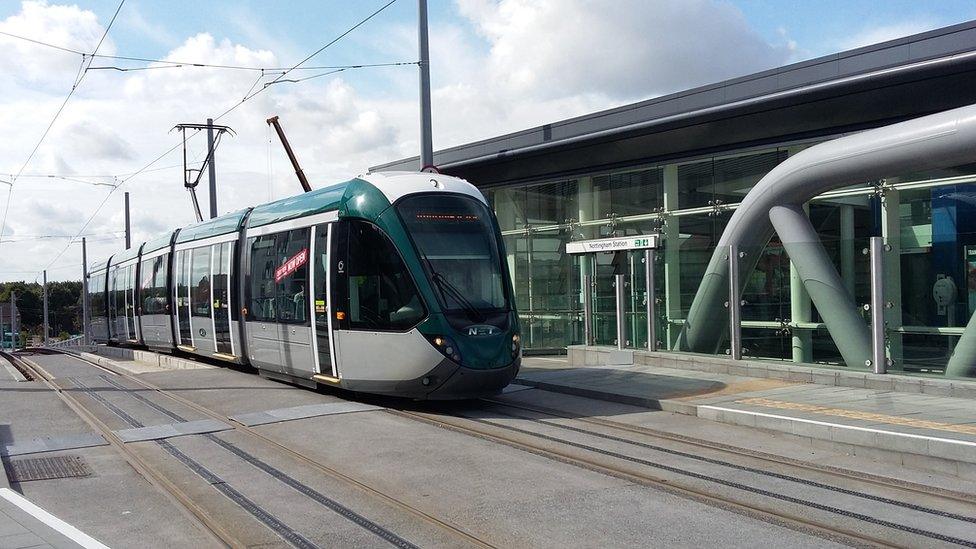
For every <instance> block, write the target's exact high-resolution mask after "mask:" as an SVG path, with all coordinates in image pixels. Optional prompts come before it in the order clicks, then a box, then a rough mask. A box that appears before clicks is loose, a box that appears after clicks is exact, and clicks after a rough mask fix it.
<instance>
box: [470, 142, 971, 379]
mask: <svg viewBox="0 0 976 549" xmlns="http://www.w3.org/2000/svg"><path fill="white" fill-rule="evenodd" d="M811 144H812V143H807V144H802V145H790V146H788V147H787V146H784V147H774V148H768V149H765V150H758V151H742V152H737V153H734V154H723V155H716V156H713V157H709V158H695V159H688V160H687V161H681V160H679V161H675V162H670V163H666V164H661V165H653V166H641V167H634V168H628V169H621V170H618V171H614V172H609V173H606V172H604V173H593V174H587V175H581V176H577V177H574V178H568V179H560V180H557V181H548V182H542V183H531V184H524V185H510V186H500V187H493V188H488V189H484V192H485V195H486V196H487V198H488V200H489V203H490V204H491V206H492V207H493V209H494V210H495V212H496V215H497V217H498V221H499V224H500V226H501V229H502V234H503V237H504V240H505V247H506V254H507V260H508V266H509V268H510V269H511V272H512V276H513V282H514V291H515V294H514V297H515V301H516V306H517V307H518V310H519V315H520V316H521V318H522V321H523V332H524V336H523V337H524V339H523V341H524V345H525V349H526V350H527V351H535V352H559V351H561V350H562V349H564V348H565V347H566V346H567V345H574V344H581V343H583V338H584V335H583V292H584V291H587V289H586V288H584V287H583V283H582V281H583V280H584V278H583V277H584V276H585V275H587V274H589V275H592V276H593V287H592V288H590V289H589V291H591V292H592V297H593V338H594V342H595V343H596V344H598V345H614V344H616V339H617V332H616V314H617V313H616V298H615V289H614V287H613V284H614V276H613V275H616V274H623V275H625V281H626V282H625V295H626V296H627V297H626V300H625V301H626V302H625V304H624V314H625V315H626V316H627V321H626V322H625V325H626V326H627V336H626V341H625V344H626V345H627V346H629V347H634V348H641V347H646V345H647V340H648V335H647V333H646V332H647V328H646V318H645V312H644V311H645V310H646V309H645V304H646V299H647V296H648V292H647V291H646V288H645V287H644V272H645V271H644V269H645V268H646V265H644V258H643V253H642V252H615V253H604V254H596V255H589V256H586V255H584V256H579V255H569V254H567V253H566V243H567V242H570V241H574V240H589V239H594V238H605V237H611V236H616V237H620V236H633V235H642V234H649V233H660V235H661V242H662V245H661V246H662V249H660V250H658V253H657V261H656V264H655V265H654V266H653V268H654V269H655V274H656V276H655V281H656V286H657V287H656V288H655V292H654V294H655V295H656V297H657V301H658V306H657V313H658V316H659V318H658V321H657V326H658V332H659V333H658V334H656V336H657V340H658V341H659V342H660V345H659V348H660V349H662V350H674V349H676V344H677V339H678V335H679V333H680V331H681V329H682V327H683V323H684V319H685V317H686V315H687V314H688V310H689V308H690V306H691V303H692V301H693V299H694V297H695V294H696V293H697V292H698V288H699V284H700V283H701V281H702V277H703V275H704V273H705V269H706V266H707V265H708V262H709V260H710V259H711V257H712V254H713V252H714V250H715V246H716V244H717V242H718V240H719V238H720V237H721V235H722V231H723V230H724V229H725V226H726V224H727V223H728V221H729V219H730V217H731V215H732V212H733V211H734V209H735V208H736V207H737V205H738V204H739V203H740V202H741V201H742V199H743V198H744V197H745V196H746V194H747V193H748V192H749V190H750V189H752V187H753V186H754V185H755V184H756V183H757V182H758V181H759V180H760V179H761V178H762V177H763V176H764V175H766V174H767V173H769V171H770V170H772V169H773V168H774V167H775V166H777V165H778V164H779V163H780V162H782V161H783V160H785V159H786V158H788V157H789V156H790V155H791V154H796V153H797V152H799V151H800V150H802V149H803V148H805V147H806V146H809V145H811ZM807 211H808V214H809V218H810V221H811V223H812V225H813V226H814V227H815V228H816V230H817V232H818V233H819V235H820V238H821V242H822V244H823V246H824V249H825V251H826V252H827V255H828V256H829V257H830V260H831V261H832V262H833V264H834V267H835V268H836V269H837V272H838V274H839V275H840V277H841V279H842V280H843V282H844V285H845V287H846V289H847V291H848V293H849V294H850V296H851V297H852V300H853V304H854V305H855V306H857V307H858V310H860V311H862V312H861V315H862V317H863V318H864V321H865V323H866V324H869V323H870V314H869V313H868V312H867V311H866V310H865V309H864V307H863V305H865V304H867V303H869V302H870V293H871V288H870V276H869V275H870V267H869V256H868V255H867V254H866V253H865V250H866V249H867V248H868V246H869V244H868V243H869V238H870V237H872V236H882V237H884V238H885V242H886V243H887V244H888V245H889V246H890V247H891V250H890V251H889V252H887V253H886V256H885V283H886V294H885V299H886V301H888V302H890V307H889V308H888V309H887V310H886V313H885V315H886V317H885V318H886V323H887V337H888V356H889V358H890V359H891V360H892V365H891V366H890V367H889V371H904V372H912V373H922V374H928V375H945V376H965V377H970V376H976V367H974V366H969V367H963V368H959V367H956V368H951V367H950V368H949V369H948V371H947V366H948V365H949V364H950V360H949V359H950V356H951V355H952V352H953V349H954V347H955V345H956V343H957V342H958V340H959V337H960V336H961V335H962V333H963V330H964V328H965V326H966V324H967V323H968V322H969V320H970V317H972V316H973V313H974V312H976V165H970V166H959V167H957V168H955V169H950V170H941V171H938V172H929V173H913V174H901V175H899V176H898V177H891V178H888V179H885V180H881V181H864V182H852V185H851V186H850V187H846V188H844V189H839V190H835V191H831V192H829V193H826V194H824V195H821V196H818V197H816V198H814V199H813V200H811V201H810V202H809V203H808V204H807ZM742 277H743V279H744V283H745V290H744V292H743V295H742V300H743V301H744V304H743V306H742V319H743V323H742V334H743V347H744V348H745V353H744V354H745V355H746V356H747V357H750V358H765V359H774V360H781V361H791V362H795V363H804V364H821V365H828V366H835V367H845V368H859V369H865V370H866V369H868V366H866V365H864V364H845V363H844V359H843V357H842V355H841V352H840V351H839V350H838V348H837V346H836V345H835V343H834V340H833V338H832V337H831V335H830V333H829V331H828V330H827V327H826V325H825V323H824V320H823V318H822V317H821V315H820V313H819V312H818V311H817V308H816V306H815V305H813V303H812V302H811V299H810V296H809V295H808V294H807V292H806V289H805V288H804V287H803V285H802V283H800V282H799V278H798V276H797V273H796V272H795V271H794V269H793V268H792V266H791V263H790V259H789V256H788V255H787V253H786V251H785V250H784V248H783V245H782V243H780V241H779V239H778V238H777V237H776V236H773V238H772V240H771V241H770V242H769V244H768V245H767V246H766V248H765V249H764V250H763V252H762V253H761V256H760V257H759V260H758V263H757V266H756V268H755V269H754V270H753V271H752V272H749V273H742ZM722 314H723V315H724V314H725V313H724V311H723V313H722ZM724 347H728V344H727V343H725V344H724ZM717 352H718V353H720V354H721V353H723V352H727V349H717Z"/></svg>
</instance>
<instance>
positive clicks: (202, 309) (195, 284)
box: [190, 246, 210, 318]
mask: <svg viewBox="0 0 976 549" xmlns="http://www.w3.org/2000/svg"><path fill="white" fill-rule="evenodd" d="M191 261H192V263H191V267H190V284H191V285H192V286H191V287H190V308H191V310H192V312H191V314H192V315H193V316H201V317H205V318H210V246H204V247H202V248H195V249H194V250H193V255H192V260H191Z"/></svg>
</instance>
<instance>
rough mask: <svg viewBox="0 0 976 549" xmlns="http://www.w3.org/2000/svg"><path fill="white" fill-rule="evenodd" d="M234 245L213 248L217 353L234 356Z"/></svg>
mask: <svg viewBox="0 0 976 549" xmlns="http://www.w3.org/2000/svg"><path fill="white" fill-rule="evenodd" d="M233 246H234V243H233V242H224V243H223V244H218V245H216V246H214V247H213V249H214V259H213V307H214V330H215V331H216V333H215V335H216V338H217V352H218V353H224V354H233V349H232V347H231V340H230V268H229V267H230V258H231V256H232V253H233V252H232V250H233Z"/></svg>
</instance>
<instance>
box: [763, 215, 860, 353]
mask: <svg viewBox="0 0 976 549" xmlns="http://www.w3.org/2000/svg"><path fill="white" fill-rule="evenodd" d="M769 219H770V221H772V223H773V228H774V229H775V230H776V234H778V235H779V238H780V240H781V241H782V242H783V248H785V249H786V255H788V256H789V257H790V261H791V262H793V266H794V267H795V268H796V271H797V273H798V274H799V275H800V280H801V281H802V282H803V287H804V288H806V290H807V293H808V294H809V295H810V300H811V301H813V304H814V305H816V306H817V311H819V312H820V316H821V317H823V320H824V324H826V325H827V331H828V332H830V337H831V338H833V340H834V343H835V344H836V345H837V350H839V351H840V354H841V356H843V357H844V362H845V363H846V364H848V365H851V366H853V365H858V366H861V365H864V364H865V361H867V360H869V359H870V358H871V333H870V331H869V330H868V326H867V324H866V323H865V322H864V318H863V317H861V313H860V312H859V311H858V310H857V305H856V304H855V303H854V297H853V296H851V294H850V292H848V291H847V287H846V286H845V285H844V280H843V279H842V278H841V277H840V274H838V273H837V269H835V268H834V265H833V263H832V262H831V260H830V256H829V255H827V250H826V249H825V248H824V245H823V243H822V242H820V237H819V236H818V235H817V230H816V229H814V228H813V224H811V223H810V218H808V217H807V214H806V212H804V211H803V208H802V207H801V206H796V205H792V204H791V205H788V206H773V207H772V208H771V209H770V210H769Z"/></svg>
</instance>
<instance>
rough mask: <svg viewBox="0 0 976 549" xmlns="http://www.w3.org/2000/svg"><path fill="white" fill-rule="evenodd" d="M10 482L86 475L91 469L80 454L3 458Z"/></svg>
mask: <svg viewBox="0 0 976 549" xmlns="http://www.w3.org/2000/svg"><path fill="white" fill-rule="evenodd" d="M4 465H5V467H6V469H7V478H8V479H10V482H26V481H28V480H46V479H54V478H71V477H87V476H89V475H91V474H92V471H91V469H90V468H89V467H88V464H87V463H85V460H83V459H81V456H54V457H43V458H22V459H10V460H4Z"/></svg>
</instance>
